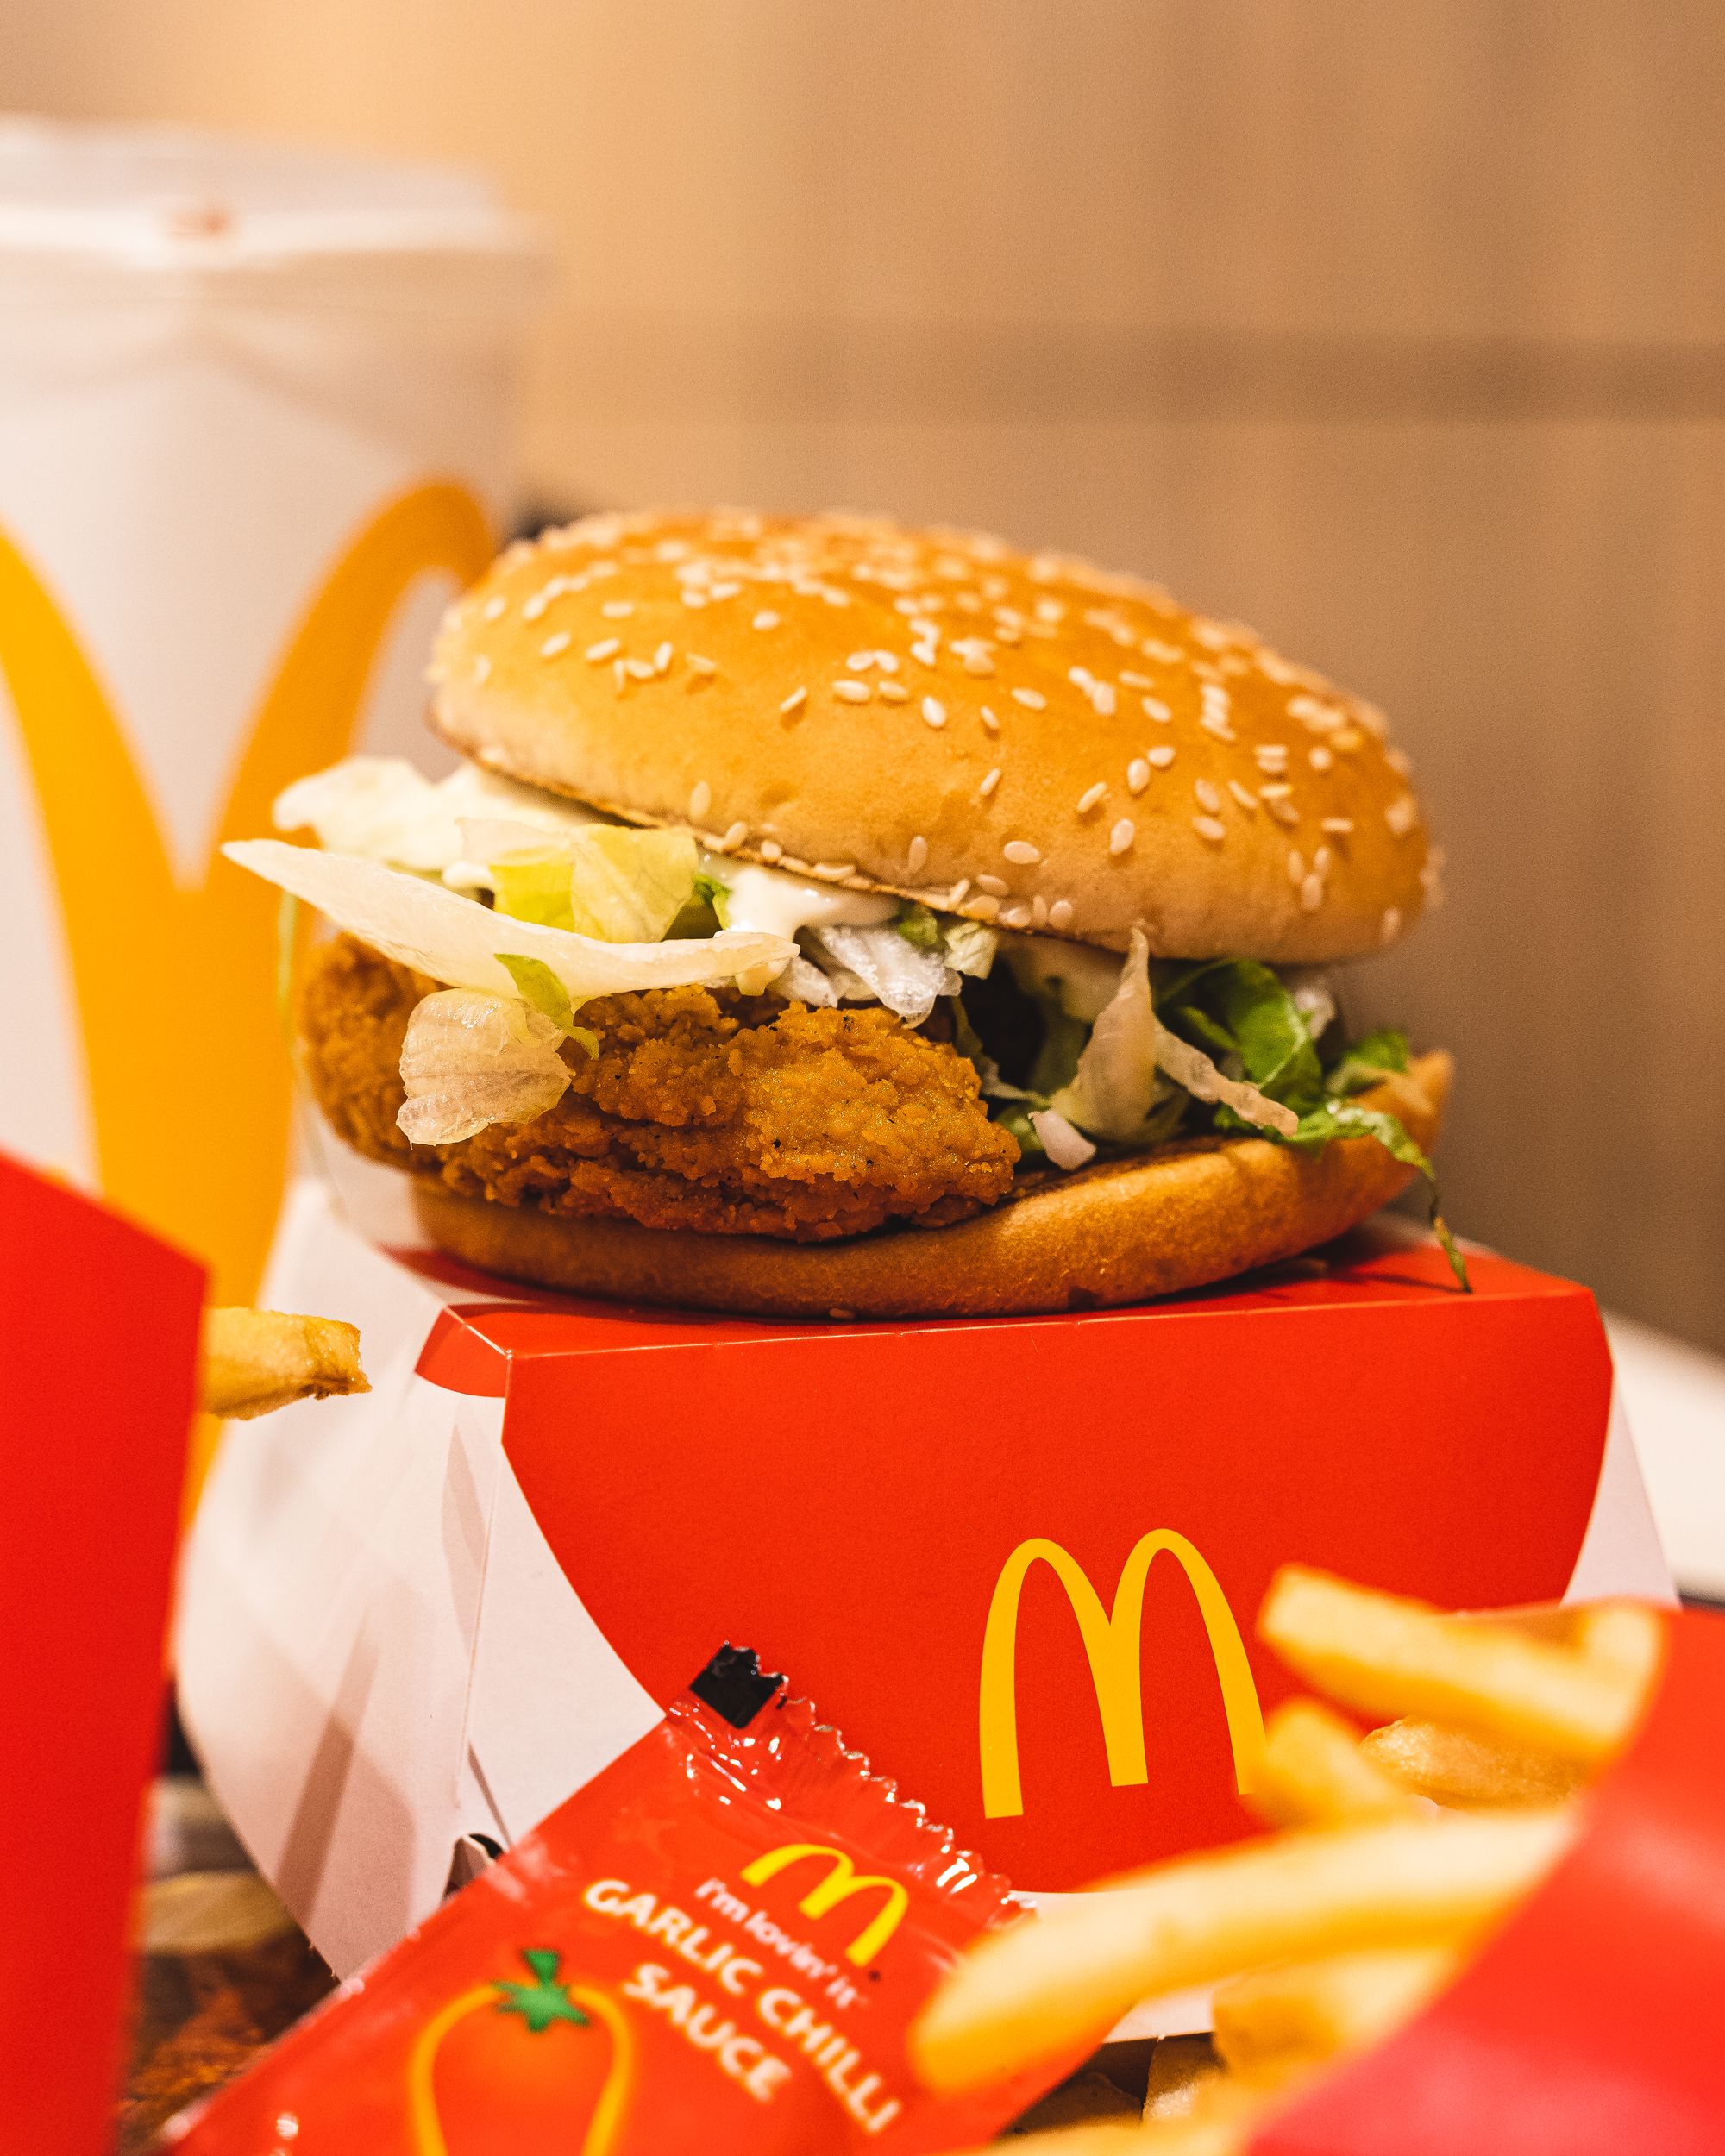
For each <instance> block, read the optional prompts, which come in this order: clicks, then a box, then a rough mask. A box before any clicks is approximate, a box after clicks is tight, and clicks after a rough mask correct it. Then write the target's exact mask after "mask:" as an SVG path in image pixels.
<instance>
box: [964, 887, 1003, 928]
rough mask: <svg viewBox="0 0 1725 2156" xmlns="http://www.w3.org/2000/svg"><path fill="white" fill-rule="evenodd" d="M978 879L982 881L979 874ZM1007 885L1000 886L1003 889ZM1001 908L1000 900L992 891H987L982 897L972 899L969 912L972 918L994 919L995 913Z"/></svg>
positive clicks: (980, 919)
mask: <svg viewBox="0 0 1725 2156" xmlns="http://www.w3.org/2000/svg"><path fill="white" fill-rule="evenodd" d="M976 881H978V882H979V883H980V882H981V881H982V878H981V877H980V876H979V877H978V878H977V879H976ZM1000 888H1001V890H1003V891H1004V890H1005V889H1006V886H1005V884H1002V885H1001V886H1000ZM969 912H970V914H971V917H972V918H973V919H975V920H978V921H992V920H993V919H994V916H995V914H997V913H998V912H1000V900H999V899H997V898H996V897H995V896H994V893H992V892H990V893H986V894H985V895H984V896H983V897H982V898H980V899H971V901H970V906H969Z"/></svg>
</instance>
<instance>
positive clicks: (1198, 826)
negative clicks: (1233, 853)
mask: <svg viewBox="0 0 1725 2156" xmlns="http://www.w3.org/2000/svg"><path fill="white" fill-rule="evenodd" d="M1192 828H1193V830H1195V831H1196V832H1197V834H1198V836H1199V837H1200V838H1208V840H1209V841H1210V843H1211V844H1212V845H1213V846H1219V845H1220V843H1222V841H1223V839H1225V838H1226V837H1227V835H1228V827H1227V825H1226V824H1221V823H1218V822H1217V820H1216V818H1214V816H1195V817H1194V818H1192Z"/></svg>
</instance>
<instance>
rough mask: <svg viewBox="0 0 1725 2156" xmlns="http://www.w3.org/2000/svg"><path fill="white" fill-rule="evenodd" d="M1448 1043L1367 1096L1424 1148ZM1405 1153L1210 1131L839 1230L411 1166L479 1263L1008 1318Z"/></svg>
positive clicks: (1272, 1245) (1172, 1276) (836, 1308)
mask: <svg viewBox="0 0 1725 2156" xmlns="http://www.w3.org/2000/svg"><path fill="white" fill-rule="evenodd" d="M1450 1077H1451V1063H1450V1059H1449V1057H1448V1056H1446V1055H1444V1054H1442V1053H1441V1052H1437V1053H1433V1054H1432V1055H1427V1056H1419V1057H1417V1058H1416V1059H1415V1062H1413V1064H1412V1065H1411V1066H1410V1068H1409V1069H1408V1070H1407V1071H1406V1072H1405V1073H1402V1074H1401V1075H1397V1076H1396V1077H1394V1078H1390V1079H1388V1080H1386V1081H1385V1082H1384V1083H1383V1085H1381V1086H1377V1087H1373V1088H1372V1089H1371V1092H1369V1093H1364V1094H1360V1095H1359V1097H1358V1106H1362V1107H1367V1108H1382V1109H1387V1110H1389V1112H1390V1113H1392V1114H1394V1115H1399V1116H1400V1117H1401V1119H1402V1122H1403V1124H1404V1125H1406V1126H1407V1129H1408V1134H1409V1136H1410V1137H1412V1138H1414V1140H1415V1143H1416V1144H1419V1145H1420V1146H1421V1148H1422V1149H1424V1150H1427V1152H1429V1151H1430V1150H1431V1147H1432V1145H1433V1141H1434V1140H1435V1138H1436V1137H1437V1132H1438V1125H1439V1123H1440V1120H1441V1118H1442V1115H1443V1108H1444V1102H1445V1099H1446V1095H1447V1094H1448V1091H1449V1086H1450ZM1410 1172H1411V1171H1410V1170H1408V1169H1405V1168H1402V1167H1401V1166H1399V1165H1398V1164H1397V1163H1396V1162H1395V1161H1394V1160H1392V1159H1391V1158H1390V1156H1389V1154H1388V1153H1386V1152H1385V1151H1384V1150H1383V1147H1382V1146H1381V1145H1379V1144H1377V1141H1376V1139H1374V1138H1345V1139H1339V1140H1337V1141H1335V1142H1334V1143H1333V1144H1330V1145H1327V1146H1326V1147H1325V1149H1324V1150H1323V1151H1322V1152H1321V1153H1319V1154H1315V1155H1308V1154H1302V1153H1295V1152H1291V1151H1289V1150H1288V1149H1287V1148H1286V1147H1284V1146H1280V1145H1273V1144H1270V1142H1269V1141H1268V1140H1267V1139H1264V1138H1226V1139H1220V1138H1219V1139H1206V1140H1201V1141H1199V1142H1197V1143H1195V1144H1189V1145H1181V1146H1177V1147H1172V1148H1170V1150H1168V1151H1166V1152H1164V1153H1158V1154H1153V1155H1151V1156H1147V1157H1145V1158H1143V1159H1140V1160H1126V1161H1116V1162H1110V1163H1107V1164H1106V1165H1100V1166H1097V1167H1094V1168H1088V1169H1081V1170H1080V1171H1079V1172H1078V1173H1077V1174H1076V1175H1063V1176H1058V1177H1056V1176H1052V1175H1051V1176H1050V1178H1049V1179H1048V1180H1047V1181H1043V1182H1040V1183H1038V1184H1034V1185H1032V1187H1030V1188H1027V1189H1026V1191H1025V1194H1023V1195H1022V1196H1019V1197H1017V1198H1013V1199H1009V1200H1007V1202H1006V1203H1005V1204H1004V1205H1001V1206H997V1207H996V1208H995V1210H994V1211H993V1212H992V1213H984V1214H983V1215H982V1216H981V1218H980V1219H972V1220H965V1221H961V1222H959V1223H958V1224H957V1225H954V1226H951V1227H944V1228H925V1229H916V1228H906V1229H901V1230H897V1231H894V1232H888V1233H885V1234H881V1235H877V1236H870V1237H868V1238H863V1239H862V1240H861V1241H858V1242H854V1243H844V1244H825V1245H820V1244H785V1243H776V1242H772V1241H769V1240H768V1239H767V1238H765V1237H761V1236H717V1235H692V1234H682V1233H678V1232H674V1231H666V1230H663V1229H652V1228H643V1227H637V1225H635V1224H634V1223H633V1222H630V1221H618V1220H594V1219H586V1220H568V1219H553V1218H551V1217H550V1216H549V1215H547V1214H545V1213H534V1212H531V1211H530V1210H528V1209H527V1208H525V1207H523V1206H498V1205H488V1204H486V1202H485V1201H484V1200H480V1199H473V1198H459V1197H456V1196H455V1195H453V1194H451V1193H450V1192H449V1191H447V1190H445V1189H443V1188H442V1187H441V1186H440V1185H438V1184H436V1183H434V1182H430V1181H416V1183H415V1186H414V1195H415V1202H416V1204H417V1209H418V1213H419V1219H420V1224H421V1225H422V1226H423V1228H424V1230H425V1232H426V1233H427V1234H428V1235H430V1238H431V1239H432V1240H433V1241H434V1242H435V1243H436V1244H437V1245H438V1247H439V1248H440V1249H441V1250H446V1251H448V1252H449V1254H450V1256H452V1257H458V1258H461V1259H463V1260H464V1261H465V1262H466V1263H468V1264H470V1265H476V1266H478V1267H480V1269H482V1270H484V1271H486V1272H492V1273H501V1274H503V1275H505V1276H506V1277H507V1278H509V1279H511V1280H524V1281H531V1282H535V1283H536V1285H538V1286H540V1287H543V1288H563V1289H566V1290H568V1291H571V1292H574V1293H576V1294H586V1295H603V1296H606V1297H609V1298H610V1299H612V1300H616V1301H623V1302H653V1303H668V1304H670V1305H672V1306H674V1307H681V1308H687V1309H699V1310H727V1311H740V1312H746V1313H750V1314H751V1315H755V1316H760V1317H781V1318H809V1317H829V1316H835V1315H843V1316H851V1317H859V1318H935V1317H1007V1316H1012V1315H1014V1314H1025V1313H1031V1312H1035V1311H1047V1310H1075V1309H1096V1308H1099V1307H1106V1306H1109V1305H1113V1304H1120V1303H1135V1302H1143V1301H1145V1300H1147V1299H1148V1298H1150V1297H1151V1296H1153V1295H1167V1294H1176V1293H1177V1292H1178V1291H1179V1290H1181V1289H1182V1288H1201V1287H1203V1286H1204V1285H1206V1284H1207V1283H1208V1282H1211V1281H1216V1280H1226V1279H1229V1278H1231V1277H1232V1276H1233V1275H1234V1274H1236V1273H1243V1272H1247V1271H1250V1270H1251V1269H1252V1268H1253V1267H1255V1266H1259V1265H1269V1264H1273V1263H1276V1262H1277V1261H1278V1260H1279V1259H1282V1258H1287V1257H1295V1256H1297V1254H1298V1253H1299V1252H1300V1251H1302V1250H1310V1249H1312V1248H1313V1247H1314V1245H1315V1244H1320V1243H1327V1242H1328V1241H1329V1240H1330V1239H1331V1238H1332V1237H1333V1236H1337V1235H1340V1234H1341V1233H1343V1232H1344V1231H1345V1230H1346V1229H1348V1228H1351V1227H1353V1226H1356V1225H1358V1223H1359V1222H1360V1221H1362V1220H1364V1219H1366V1218H1367V1217H1368V1216H1369V1215H1370V1214H1371V1213H1376V1212H1377V1209H1378V1207H1379V1206H1383V1205H1386V1204H1388V1202H1389V1200H1390V1199H1392V1198H1393V1197H1395V1196H1396V1194H1397V1193H1398V1192H1400V1191H1401V1190H1402V1189H1403V1188H1405V1187H1406V1185H1407V1183H1408V1181H1409V1177H1410Z"/></svg>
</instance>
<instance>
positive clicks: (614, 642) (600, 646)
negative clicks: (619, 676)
mask: <svg viewBox="0 0 1725 2156" xmlns="http://www.w3.org/2000/svg"><path fill="white" fill-rule="evenodd" d="M622 649H623V646H622V644H621V642H619V641H618V638H617V637H615V636H602V637H601V638H600V639H599V642H597V643H596V644H589V645H588V646H587V651H586V655H587V657H588V659H589V660H590V661H592V662H593V665H594V666H598V665H599V661H601V660H603V659H614V658H615V657H616V656H617V655H618V652H619V651H621V650H622Z"/></svg>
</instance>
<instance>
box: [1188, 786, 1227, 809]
mask: <svg viewBox="0 0 1725 2156" xmlns="http://www.w3.org/2000/svg"><path fill="white" fill-rule="evenodd" d="M1192 791H1193V792H1194V793H1195V794H1196V795H1197V797H1198V799H1199V800H1200V802H1201V804H1202V805H1203V806H1204V807H1205V808H1207V809H1208V810H1209V812H1210V813H1211V815H1212V816H1214V814H1215V812H1216V811H1217V810H1218V809H1219V808H1220V806H1221V805H1222V797H1221V795H1220V793H1218V792H1217V791H1216V789H1215V787H1213V786H1212V785H1211V784H1210V781H1209V780H1208V779H1200V780H1197V781H1196V783H1195V785H1194V787H1193V788H1192Z"/></svg>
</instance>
